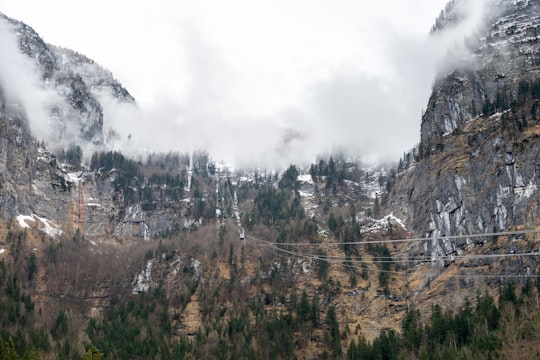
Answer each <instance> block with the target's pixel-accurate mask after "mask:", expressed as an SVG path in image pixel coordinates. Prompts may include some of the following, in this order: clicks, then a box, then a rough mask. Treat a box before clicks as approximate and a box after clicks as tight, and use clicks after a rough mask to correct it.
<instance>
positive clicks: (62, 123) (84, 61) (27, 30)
mask: <svg viewBox="0 0 540 360" xmlns="http://www.w3.org/2000/svg"><path fill="white" fill-rule="evenodd" d="M0 21H2V22H4V23H7V24H8V27H9V29H11V31H12V33H13V34H14V35H15V36H16V38H17V41H18V45H19V49H20V51H21V53H22V54H24V55H25V56H26V57H27V58H28V59H29V60H30V61H31V62H32V63H33V65H35V69H36V71H37V74H34V75H35V76H36V78H37V79H38V80H40V81H41V84H38V85H36V86H39V87H40V88H42V90H43V89H45V90H50V91H52V92H54V93H56V94H58V95H59V96H58V97H56V98H51V99H49V100H48V102H49V103H48V104H46V108H47V111H49V114H48V115H49V125H48V126H49V127H50V129H49V133H48V134H47V135H46V134H43V133H40V134H34V136H36V137H40V139H41V138H43V139H44V140H45V141H46V142H47V143H49V144H50V146H53V147H55V149H54V150H55V151H62V150H65V149H66V148H67V147H68V146H69V145H70V144H78V145H79V146H81V148H90V149H94V150H95V149H99V147H100V146H101V145H103V138H104V136H103V109H102V106H101V104H100V101H99V96H102V95H103V94H107V95H109V96H112V97H113V98H114V99H116V100H117V101H119V102H129V103H134V99H133V97H131V95H130V94H129V93H128V92H127V90H126V89H125V88H124V87H123V86H122V85H121V84H120V83H119V82H118V81H116V80H115V79H114V77H113V76H112V74H111V73H110V72H108V71H106V70H105V69H103V68H102V67H101V66H99V65H98V64H96V63H95V62H94V61H92V60H90V59H88V58H86V57H84V56H82V55H80V54H78V53H76V52H74V51H71V50H68V49H63V48H59V47H55V46H52V45H48V44H46V43H45V42H44V41H43V39H42V38H41V37H40V36H39V35H38V34H37V33H36V32H35V31H34V30H33V29H32V28H31V27H30V26H28V25H26V24H24V23H22V22H19V21H17V20H14V19H11V18H9V17H7V16H5V15H4V14H2V13H0ZM9 91H10V89H3V92H9ZM36 101H37V100H36ZM19 105H20V104H19ZM38 105H39V106H43V104H38ZM26 111H27V109H25V108H24V106H22V105H20V106H19V108H18V116H19V117H20V118H25V117H26V115H27V113H26Z"/></svg>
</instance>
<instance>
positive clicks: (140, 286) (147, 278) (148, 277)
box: [132, 260, 154, 294]
mask: <svg viewBox="0 0 540 360" xmlns="http://www.w3.org/2000/svg"><path fill="white" fill-rule="evenodd" d="M153 265H154V261H153V260H148V262H147V263H146V269H144V271H141V273H140V274H139V275H137V278H136V279H135V285H134V287H133V291H132V293H133V294H139V293H142V292H146V291H148V290H149V289H150V286H151V285H152V281H153V280H152V266H153Z"/></svg>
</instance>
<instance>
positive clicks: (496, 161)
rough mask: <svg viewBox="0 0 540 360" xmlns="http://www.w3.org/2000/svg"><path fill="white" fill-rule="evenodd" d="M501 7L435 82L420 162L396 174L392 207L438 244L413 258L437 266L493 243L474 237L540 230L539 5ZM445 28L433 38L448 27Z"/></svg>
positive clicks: (440, 26)
mask: <svg viewBox="0 0 540 360" xmlns="http://www.w3.org/2000/svg"><path fill="white" fill-rule="evenodd" d="M459 4H460V2H458V1H454V2H452V3H450V6H449V7H447V9H446V10H447V11H446V12H445V13H444V14H447V15H446V18H450V19H452V18H455V16H454V17H452V15H451V14H453V10H452V9H454V7H453V6H459ZM493 4H494V6H493V8H492V9H491V11H492V13H489V14H487V15H486V16H485V18H484V19H483V22H482V23H481V26H480V27H479V29H478V30H477V31H478V33H477V34H476V35H475V36H476V38H475V39H474V41H471V40H470V39H467V40H466V43H467V46H468V47H469V48H468V53H467V56H466V57H465V58H463V59H462V61H461V64H459V65H458V66H457V67H456V68H455V69H453V70H452V71H450V72H449V73H447V74H441V76H440V77H439V78H438V79H437V80H436V81H435V84H434V87H433V93H432V95H431V97H430V99H429V102H428V107H427V110H426V112H425V113H424V115H423V117H422V123H421V142H420V145H419V150H418V157H417V159H418V161H417V162H415V163H414V165H412V166H411V167H410V168H409V169H406V170H404V171H402V172H401V173H400V174H398V175H397V177H396V180H395V182H394V183H393V184H392V189H391V191H390V192H389V194H388V204H389V206H390V208H392V209H393V210H394V211H395V212H396V213H397V214H400V215H401V216H402V217H403V218H406V219H407V220H406V222H407V224H409V225H410V227H411V229H413V231H414V232H415V234H417V235H418V236H421V237H426V238H429V239H431V240H430V242H428V244H427V248H426V249H414V250H413V252H414V253H422V254H424V255H425V256H426V257H428V258H432V259H434V260H435V259H436V258H437V257H438V256H442V257H446V256H450V255H458V254H461V253H462V252H463V251H466V250H468V249H470V248H472V247H474V246H475V245H477V244H479V243H480V244H481V243H485V241H486V237H475V238H473V237H472V236H470V237H468V236H467V235H473V234H484V233H486V234H489V233H495V232H504V231H509V230H517V229H520V230H525V229H531V230H535V229H537V226H538V221H539V218H538V216H537V213H538V212H537V210H538V200H539V193H538V191H537V189H538V174H537V160H536V159H538V155H539V151H540V148H539V145H540V144H539V143H538V140H537V139H538V134H539V131H540V127H539V123H538V116H537V109H538V100H539V98H538V93H537V91H538V84H539V80H538V79H539V77H540V72H539V71H538V64H539V61H540V53H539V47H538V42H539V38H538V30H539V26H540V17H539V14H540V4H539V3H538V2H537V1H498V2H494V3H493ZM455 11H457V10H454V12H455ZM437 24H438V26H437V27H435V28H434V29H435V30H434V36H437V31H442V30H441V29H443V28H444V26H445V22H444V20H439V21H437ZM449 24H451V22H449ZM455 235H458V236H460V238H459V239H452V238H450V237H451V236H455ZM529 246H530V249H529V250H534V251H535V249H536V245H535V244H533V243H530V244H529ZM514 270H515V271H516V272H518V273H523V272H526V271H527V266H523V268H521V269H514Z"/></svg>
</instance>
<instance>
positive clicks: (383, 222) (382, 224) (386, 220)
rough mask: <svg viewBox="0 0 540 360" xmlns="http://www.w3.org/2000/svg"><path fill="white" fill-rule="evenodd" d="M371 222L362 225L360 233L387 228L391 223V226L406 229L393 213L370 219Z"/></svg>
mask: <svg viewBox="0 0 540 360" xmlns="http://www.w3.org/2000/svg"><path fill="white" fill-rule="evenodd" d="M371 220H372V221H371V223H369V224H368V225H367V226H364V227H362V233H369V232H376V231H381V230H387V229H388V224H392V226H395V225H397V226H399V227H401V228H402V229H404V230H407V228H406V227H405V224H404V223H403V221H402V220H401V219H399V218H398V217H396V216H394V214H388V215H386V216H385V217H383V218H381V219H371Z"/></svg>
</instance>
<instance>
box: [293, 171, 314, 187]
mask: <svg viewBox="0 0 540 360" xmlns="http://www.w3.org/2000/svg"><path fill="white" fill-rule="evenodd" d="M296 181H298V182H301V183H307V184H310V185H313V178H312V177H311V175H310V174H304V175H298V177H297V178H296Z"/></svg>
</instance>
